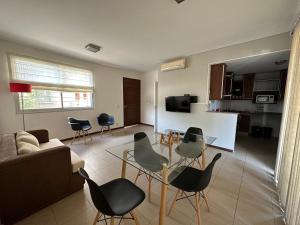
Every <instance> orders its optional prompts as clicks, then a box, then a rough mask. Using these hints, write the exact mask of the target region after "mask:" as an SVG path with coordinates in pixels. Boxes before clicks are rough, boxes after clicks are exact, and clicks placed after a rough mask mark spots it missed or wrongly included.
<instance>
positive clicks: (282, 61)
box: [274, 59, 288, 66]
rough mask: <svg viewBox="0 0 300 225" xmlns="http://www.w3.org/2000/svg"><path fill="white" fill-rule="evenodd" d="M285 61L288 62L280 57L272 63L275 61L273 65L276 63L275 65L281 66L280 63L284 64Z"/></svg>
mask: <svg viewBox="0 0 300 225" xmlns="http://www.w3.org/2000/svg"><path fill="white" fill-rule="evenodd" d="M287 62H288V60H287V59H282V60H278V61H275V62H274V63H275V65H277V66H281V65H283V64H285V63H287Z"/></svg>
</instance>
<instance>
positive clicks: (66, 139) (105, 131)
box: [60, 126, 124, 141]
mask: <svg viewBox="0 0 300 225" xmlns="http://www.w3.org/2000/svg"><path fill="white" fill-rule="evenodd" d="M122 128H124V126H122V127H114V128H111V129H110V130H119V129H122ZM107 132H109V130H104V131H103V133H107ZM99 133H100V131H95V132H91V133H89V134H90V135H94V134H99ZM72 139H73V137H69V138H64V139H60V141H70V140H72Z"/></svg>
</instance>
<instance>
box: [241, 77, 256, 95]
mask: <svg viewBox="0 0 300 225" xmlns="http://www.w3.org/2000/svg"><path fill="white" fill-rule="evenodd" d="M254 75H255V74H253V73H251V74H245V75H243V99H245V100H249V99H252V97H253V87H254Z"/></svg>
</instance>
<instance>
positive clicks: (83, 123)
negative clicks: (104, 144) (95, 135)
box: [68, 117, 92, 144]
mask: <svg viewBox="0 0 300 225" xmlns="http://www.w3.org/2000/svg"><path fill="white" fill-rule="evenodd" d="M68 124H70V126H71V128H72V130H73V131H75V135H74V137H73V139H72V141H71V144H73V142H74V140H75V139H76V138H80V137H81V135H82V136H83V138H84V143H86V136H88V137H90V140H92V137H91V136H90V134H89V130H90V129H92V126H91V124H90V122H89V121H88V120H77V119H74V118H72V117H68Z"/></svg>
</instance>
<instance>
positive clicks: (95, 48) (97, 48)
mask: <svg viewBox="0 0 300 225" xmlns="http://www.w3.org/2000/svg"><path fill="white" fill-rule="evenodd" d="M85 49H86V50H88V51H90V52H94V53H96V52H99V51H100V49H101V47H100V46H98V45H95V44H91V43H90V44H87V45H86V46H85Z"/></svg>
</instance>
